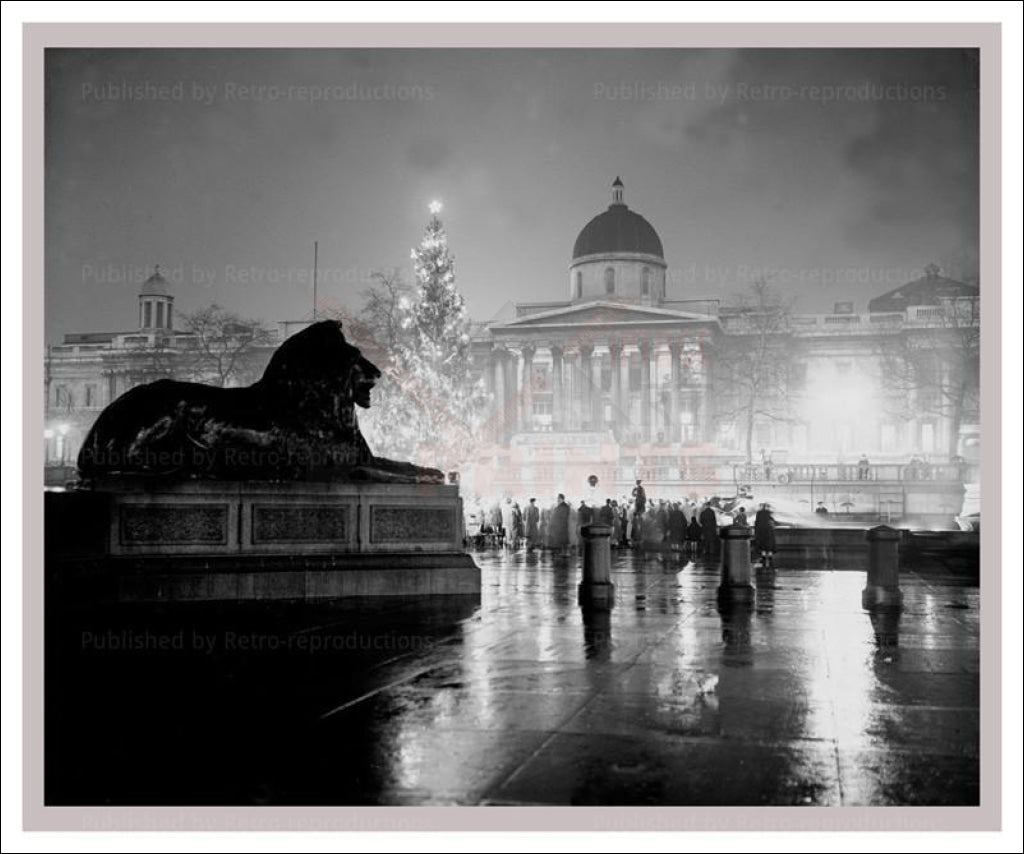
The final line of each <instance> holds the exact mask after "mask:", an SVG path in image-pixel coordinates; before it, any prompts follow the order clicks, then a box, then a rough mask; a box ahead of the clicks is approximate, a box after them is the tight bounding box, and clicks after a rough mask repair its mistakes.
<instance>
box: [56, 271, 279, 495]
mask: <svg viewBox="0 0 1024 854" xmlns="http://www.w3.org/2000/svg"><path fill="white" fill-rule="evenodd" d="M174 323H175V313H174V296H173V295H172V294H171V293H170V287H169V284H168V282H167V280H166V279H165V278H164V276H163V275H162V274H161V273H160V268H159V266H158V267H157V268H156V269H155V270H154V272H153V274H152V275H151V276H150V277H149V278H148V279H146V281H145V282H144V283H143V285H142V287H141V289H140V291H139V295H138V324H139V325H138V328H137V329H132V330H127V331H121V332H69V333H67V334H66V335H65V336H64V341H63V343H61V344H57V345H54V346H51V347H48V348H47V352H46V357H45V361H44V364H43V368H44V386H45V388H44V391H45V395H46V417H45V428H44V439H45V453H46V463H47V465H48V466H51V467H53V468H54V469H55V471H54V472H53V474H52V476H51V477H50V479H51V480H52V481H54V482H60V481H61V480H62V479H66V477H67V476H70V474H71V469H73V467H74V465H75V460H76V458H77V456H78V451H79V449H80V448H81V445H82V441H83V440H84V439H85V435H86V433H88V431H89V428H90V427H92V424H93V422H94V421H95V420H96V417H97V416H98V415H99V413H100V412H101V411H102V410H103V408H104V407H106V406H107V404H109V403H111V402H113V401H114V400H115V399H117V398H118V397H120V396H121V395H122V394H124V393H125V392H126V391H128V390H129V389H132V388H134V387H135V386H138V385H142V384H143V383H148V382H153V381H154V380H158V379H164V378H167V377H170V378H174V379H182V380H196V381H206V382H210V381H214V382H217V381H220V380H221V379H222V378H218V377H214V376H212V374H213V373H214V372H213V371H211V360H210V354H209V353H206V352H204V348H203V346H202V344H201V342H200V341H199V340H198V339H197V336H196V335H195V334H193V333H191V332H188V331H182V330H180V329H175V328H174ZM222 332H223V334H224V338H223V339H222V340H221V341H219V342H216V343H215V345H214V346H220V347H224V348H234V349H239V350H241V351H243V352H242V353H241V356H240V358H239V360H238V365H237V367H235V368H234V369H233V372H232V376H234V377H237V378H239V379H244V380H248V379H249V378H252V377H253V376H254V375H255V376H258V375H259V373H260V372H262V370H263V367H264V366H265V365H266V363H267V361H268V360H269V358H270V355H271V353H273V350H274V347H275V346H276V344H277V341H276V340H274V339H272V338H267V339H263V338H261V339H260V343H258V344H257V345H254V346H252V347H248V346H246V345H245V343H244V342H245V341H246V340H247V338H251V337H252V329H251V328H249V327H242V328H237V329H226V330H222ZM227 384H229V385H230V384H236V383H235V382H232V379H231V377H229V378H228V379H227Z"/></svg>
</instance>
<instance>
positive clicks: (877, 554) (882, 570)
mask: <svg viewBox="0 0 1024 854" xmlns="http://www.w3.org/2000/svg"><path fill="white" fill-rule="evenodd" d="M864 536H865V538H866V539H867V541H868V580H867V585H866V586H865V588H864V590H863V592H862V593H861V605H862V606H863V607H865V608H894V609H899V608H901V607H902V606H903V593H902V591H901V590H900V555H899V548H900V536H901V534H900V532H899V531H897V530H896V529H894V528H890V527H889V526H887V525H879V526H878V527H876V528H871V529H870V530H868V531H867V532H865V535H864Z"/></svg>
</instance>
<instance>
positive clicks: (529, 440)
mask: <svg viewBox="0 0 1024 854" xmlns="http://www.w3.org/2000/svg"><path fill="white" fill-rule="evenodd" d="M624 190H625V188H624V186H623V183H622V181H621V180H620V179H618V178H616V180H615V182H614V183H613V185H612V198H611V204H610V205H609V207H608V208H607V210H605V211H603V212H601V213H600V214H598V215H597V216H595V217H594V218H593V219H591V220H590V222H588V223H587V224H586V225H585V226H584V227H583V229H582V231H581V232H580V233H579V236H578V237H577V239H576V242H575V244H574V247H573V253H572V258H571V261H570V264H569V281H568V283H567V284H568V287H567V292H566V298H565V299H564V300H558V301H552V302H543V303H539V302H529V303H516V304H514V305H513V306H512V307H511V308H510V309H508V310H505V311H503V312H502V313H501V315H499V317H498V318H496V319H495V320H493V321H492V322H490V323H487V324H482V325H480V326H479V327H478V328H477V332H476V334H475V335H474V338H473V350H472V352H473V362H474V365H475V368H476V372H477V375H478V376H479V377H480V378H482V380H483V381H484V383H485V384H486V386H487V389H488V391H489V392H490V393H491V395H492V396H493V399H494V401H495V406H494V409H493V411H492V413H491V417H490V419H489V421H488V423H487V424H486V425H485V427H484V436H485V439H486V441H484V442H482V443H481V450H480V453H479V454H478V455H477V458H476V460H475V461H474V465H473V472H472V484H473V489H474V490H475V491H476V492H477V493H479V494H481V495H500V494H508V495H518V496H522V495H524V494H526V493H530V494H537V495H550V494H553V493H554V492H566V493H572V494H576V495H580V494H586V493H588V492H592V491H593V490H592V489H588V487H587V486H586V484H589V482H590V477H591V476H592V475H593V476H596V477H597V478H598V481H599V483H602V484H604V486H602V487H601V491H602V492H603V493H604V494H610V495H615V494H624V493H628V491H629V489H630V488H631V486H632V485H633V483H634V481H635V479H637V478H640V479H643V480H644V481H645V482H646V483H647V484H648V485H649V486H650V488H652V489H653V490H655V491H656V492H658V493H659V494H661V495H664V496H665V497H682V496H691V497H693V496H699V495H707V494H710V493H714V492H718V491H723V490H724V491H728V490H730V489H735V488H737V487H738V486H740V485H742V483H745V482H749V481H751V480H755V479H758V478H762V479H763V477H764V473H765V472H766V471H767V472H771V473H772V475H771V476H772V478H773V480H774V481H775V482H779V481H780V480H781V481H784V482H785V483H787V484H788V483H790V482H794V483H795V482H796V481H800V480H804V479H806V478H807V477H810V476H811V474H813V475H814V476H815V477H817V476H822V477H827V478H830V479H833V480H841V479H843V478H844V477H845V475H846V473H847V472H849V471H852V470H853V464H854V463H855V462H856V461H858V460H863V459H864V458H867V459H868V460H869V462H870V464H871V465H872V466H878V468H877V469H874V468H873V469H872V479H878V478H879V477H881V478H882V479H893V480H897V481H898V480H899V479H900V477H901V476H902V472H903V469H904V468H905V466H906V465H909V462H910V461H911V460H912V459H915V458H920V459H921V460H923V461H926V462H927V463H928V464H929V465H932V466H934V467H936V468H934V469H933V470H934V471H935V472H937V473H941V472H945V474H948V475H949V476H950V477H952V476H953V474H954V472H956V473H959V471H960V469H959V468H948V469H940V468H938V467H940V466H944V465H948V464H949V462H950V460H951V459H954V458H956V457H958V456H959V455H960V452H961V451H962V450H964V448H965V441H966V447H968V448H970V447H972V441H973V447H976V444H977V422H978V407H977V393H976V390H977V368H978V358H977V348H976V337H977V331H978V328H979V323H978V321H979V317H978V289H977V288H976V287H974V286H972V285H968V284H965V283H962V282H956V281H954V280H951V279H947V278H945V277H943V276H941V275H940V274H939V271H938V269H937V268H934V267H928V268H926V271H925V275H924V276H922V277H921V278H920V279H917V280H914V281H913V282H908V283H907V284H906V285H904V286H902V287H900V288H897V289H896V290H894V291H891V292H890V293H888V294H884V295H881V296H879V297H878V298H876V299H874V300H872V301H871V303H870V304H869V306H868V311H866V312H856V311H855V310H854V305H853V304H852V303H842V304H839V305H837V306H836V307H835V311H834V312H832V313H831V314H821V315H808V314H791V313H789V312H786V311H784V310H782V309H781V308H778V307H776V309H775V311H776V313H777V316H775V317H774V319H773V322H772V324H771V325H768V326H766V325H764V324H763V323H762V322H761V321H762V320H763V316H764V313H765V312H764V311H763V307H762V310H759V309H758V307H757V306H750V305H747V306H729V305H726V304H724V303H723V301H722V300H721V298H720V296H719V295H714V296H711V297H707V298H696V299H680V298H677V297H676V296H675V295H671V294H669V293H668V291H667V289H666V269H667V262H666V256H665V251H664V248H663V244H662V241H661V239H660V237H659V236H658V233H657V232H656V231H655V229H654V228H653V226H652V225H651V224H650V223H649V222H648V221H647V220H646V219H645V218H644V217H643V216H641V215H640V214H638V213H636V212H634V211H632V210H631V209H630V208H629V207H628V205H627V204H626V202H625V192H624ZM965 335H973V336H974V338H975V346H974V347H973V349H972V348H971V347H970V346H966V347H964V346H961V344H960V343H958V339H960V338H962V337H964V336H965ZM759 351H764V352H765V353H766V354H767V355H766V359H769V360H774V361H776V362H777V363H778V364H775V365H772V366H770V367H771V370H768V369H766V367H765V366H764V365H758V363H757V361H756V359H752V356H751V354H752V353H755V352H759ZM913 354H918V355H913ZM920 354H929V356H928V359H930V360H931V361H932V362H934V366H935V367H934V374H935V381H934V382H933V383H928V382H925V381H924V374H925V373H926V372H923V371H915V370H912V367H911V364H910V363H912V362H913V361H914V360H915V359H916V358H918V357H919V355H920ZM926 361H927V360H926ZM950 362H954V363H958V364H959V368H958V369H957V371H950V368H949V363H950ZM897 367H902V368H903V370H902V374H903V375H904V376H903V379H905V381H906V384H905V385H906V387H903V386H902V385H900V386H897V384H896V383H895V382H894V377H895V376H896V374H899V373H901V371H899V370H897ZM727 368H731V370H727ZM965 368H966V369H967V371H968V373H969V372H970V371H973V376H968V377H964V376H963V373H964V369H965ZM751 372H760V373H759V374H758V377H759V379H758V377H755V381H753V382H751V381H750V379H751ZM954 373H957V374H958V379H959V380H961V381H962V385H963V386H964V387H965V388H966V393H965V394H964V395H963V400H962V401H961V403H962V405H961V406H960V407H959V409H956V408H955V407H953V406H950V405H946V403H948V401H945V398H949V397H952V394H951V385H952V380H953V374H954ZM929 385H930V386H931V389H930V390H929V389H928V388H927V386H929ZM759 386H760V387H759ZM744 395H746V399H743V398H744ZM929 395H931V398H932V399H926V398H927V397H928V396H929ZM896 396H899V397H900V401H899V403H901V404H902V405H896V403H897V401H894V400H893V399H892V398H894V397H896ZM936 397H937V398H940V399H935V398H936ZM954 462H956V460H955V459H954ZM812 469H813V471H812Z"/></svg>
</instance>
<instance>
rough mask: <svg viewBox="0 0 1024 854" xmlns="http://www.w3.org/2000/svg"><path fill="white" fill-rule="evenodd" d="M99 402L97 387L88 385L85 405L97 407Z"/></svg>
mask: <svg viewBox="0 0 1024 854" xmlns="http://www.w3.org/2000/svg"><path fill="white" fill-rule="evenodd" d="M97 402H98V401H97V399H96V386H94V385H87V386H86V387H85V405H86V406H96V404H97Z"/></svg>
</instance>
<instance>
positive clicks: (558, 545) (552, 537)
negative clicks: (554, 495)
mask: <svg viewBox="0 0 1024 854" xmlns="http://www.w3.org/2000/svg"><path fill="white" fill-rule="evenodd" d="M548 542H549V543H551V548H552V550H553V551H555V552H559V553H562V554H565V553H566V552H568V551H569V505H568V504H566V503H565V496H564V495H562V493H558V503H557V504H555V507H554V509H553V510H552V511H551V520H550V522H549V523H548Z"/></svg>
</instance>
